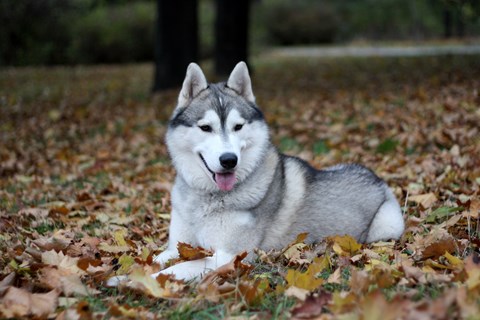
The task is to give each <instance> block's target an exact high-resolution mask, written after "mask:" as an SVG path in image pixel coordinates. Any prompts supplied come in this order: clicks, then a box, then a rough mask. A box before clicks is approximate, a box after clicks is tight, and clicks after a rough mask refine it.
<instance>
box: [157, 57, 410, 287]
mask: <svg viewBox="0 0 480 320" xmlns="http://www.w3.org/2000/svg"><path fill="white" fill-rule="evenodd" d="M166 143H167V146H168V150H169V153H170V156H171V158H172V162H173V165H174V167H175V169H176V172H177V176H176V179H175V183H174V186H173V189H172V194H171V198H172V213H171V222H170V234H169V244H168V247H167V249H166V250H165V251H164V252H162V253H161V254H160V255H158V256H157V257H156V258H155V261H156V262H158V263H160V264H162V266H164V264H165V262H167V261H168V260H169V259H172V258H175V257H177V256H178V253H177V243H178V242H185V243H189V244H191V245H193V246H202V247H204V248H207V249H212V250H213V251H214V252H215V254H214V255H213V256H212V257H208V258H204V259H200V260H196V261H188V262H183V263H179V264H177V265H174V266H171V267H169V268H166V269H164V270H162V271H160V273H166V274H173V275H175V277H177V278H182V279H192V278H196V277H199V276H201V275H202V274H203V273H205V272H207V271H209V270H212V269H215V268H217V267H219V266H221V265H223V264H225V263H227V262H229V261H230V260H231V259H232V258H233V257H234V256H235V255H236V254H238V253H240V252H242V251H245V250H246V251H248V252H250V253H251V252H252V251H253V249H254V248H260V249H263V250H268V249H273V248H282V247H283V246H285V245H287V244H288V243H289V242H291V241H292V240H294V239H295V237H296V236H297V235H298V234H299V233H303V232H307V233H308V240H309V241H316V240H320V239H322V238H324V237H327V236H331V235H344V234H348V235H351V236H352V237H354V238H355V239H356V240H357V241H359V242H363V243H366V242H374V241H379V240H387V239H398V238H400V237H401V235H402V233H403V231H404V221H403V217H402V212H401V210H400V206H399V204H398V202H397V200H396V199H395V197H394V195H393V193H392V192H391V191H390V189H389V188H388V186H387V185H386V184H385V182H384V181H383V180H381V179H380V178H379V177H377V176H376V175H375V174H374V173H373V172H372V171H370V170H369V169H367V168H365V167H363V166H361V165H358V164H340V165H336V166H333V167H330V168H326V169H324V170H316V169H314V168H312V167H311V166H310V165H309V164H307V163H306V162H305V161H303V160H301V159H298V158H295V157H291V156H286V155H283V154H281V153H279V152H278V150H277V149H276V148H275V147H274V146H273V145H272V143H271V141H270V136H269V131H268V127H267V124H266V122H265V120H264V117H263V114H262V111H261V110H260V109H259V107H258V106H257V105H256V104H255V96H254V94H253V91H252V86H251V80H250V75H249V73H248V69H247V66H246V64H245V63H244V62H240V63H238V64H237V65H236V66H235V68H234V69H233V71H232V73H231V74H230V76H229V78H228V81H227V82H226V83H216V84H209V83H208V82H207V80H206V78H205V76H204V74H203V72H202V70H201V69H200V67H199V66H198V65H197V64H195V63H191V64H190V65H189V66H188V69H187V74H186V77H185V80H184V82H183V86H182V89H181V91H180V95H179V97H178V104H177V106H176V109H175V111H174V112H173V115H172V117H171V119H170V122H169V125H168V130H167V134H166ZM251 256H252V254H250V257H251ZM156 275H157V274H154V275H152V276H153V277H155V276H156Z"/></svg>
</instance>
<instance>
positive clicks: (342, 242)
mask: <svg viewBox="0 0 480 320" xmlns="http://www.w3.org/2000/svg"><path fill="white" fill-rule="evenodd" d="M329 241H331V242H333V246H332V249H333V251H335V253H337V254H338V255H340V256H353V255H355V254H356V253H357V252H358V251H359V250H360V249H361V248H362V245H361V244H359V243H358V242H357V241H356V240H355V239H354V238H353V237H352V236H349V235H344V236H334V237H329Z"/></svg>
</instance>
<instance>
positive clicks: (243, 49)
mask: <svg viewBox="0 0 480 320" xmlns="http://www.w3.org/2000/svg"><path fill="white" fill-rule="evenodd" d="M215 2H216V11H217V12H216V20H215V54H214V57H215V73H216V74H217V75H219V76H226V75H228V74H230V72H231V71H232V69H233V68H234V67H235V65H236V64H237V63H238V62H239V61H245V62H247V63H248V61H247V60H248V24H249V23H248V22H249V11H250V0H238V1H227V0H216V1H215Z"/></svg>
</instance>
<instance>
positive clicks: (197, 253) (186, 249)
mask: <svg viewBox="0 0 480 320" xmlns="http://www.w3.org/2000/svg"><path fill="white" fill-rule="evenodd" d="M177 250H178V253H179V255H180V259H182V260H186V261H191V260H198V259H203V258H205V257H211V256H213V252H212V251H210V250H207V249H204V248H202V247H195V248H194V247H192V246H191V245H190V244H188V243H183V242H179V243H178V244H177Z"/></svg>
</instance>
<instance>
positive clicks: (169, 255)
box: [153, 249, 178, 267]
mask: <svg viewBox="0 0 480 320" xmlns="http://www.w3.org/2000/svg"><path fill="white" fill-rule="evenodd" d="M175 258H178V251H177V250H176V249H175V250H165V251H163V252H162V253H160V254H159V255H158V256H156V257H155V258H153V261H154V262H155V263H158V264H160V266H162V267H163V266H165V263H167V262H168V260H170V259H175Z"/></svg>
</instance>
